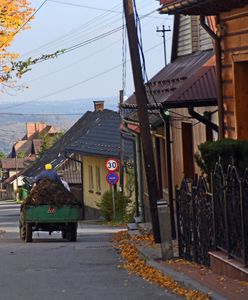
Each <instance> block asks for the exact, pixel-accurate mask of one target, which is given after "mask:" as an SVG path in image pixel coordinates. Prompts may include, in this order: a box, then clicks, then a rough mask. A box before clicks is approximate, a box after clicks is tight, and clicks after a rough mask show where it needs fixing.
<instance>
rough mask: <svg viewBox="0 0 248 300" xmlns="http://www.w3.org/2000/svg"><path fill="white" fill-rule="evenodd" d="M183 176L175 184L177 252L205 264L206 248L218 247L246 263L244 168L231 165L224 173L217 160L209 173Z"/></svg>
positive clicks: (246, 186) (247, 231)
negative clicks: (241, 172)
mask: <svg viewBox="0 0 248 300" xmlns="http://www.w3.org/2000/svg"><path fill="white" fill-rule="evenodd" d="M211 182H212V183H211V186H212V188H211V193H210V188H209V185H208V182H207V180H206V179H205V178H203V177H199V178H197V179H196V180H195V181H193V182H192V183H189V182H187V180H183V182H182V184H181V187H180V188H176V207H177V227H178V228H177V229H178V245H179V256H180V257H182V258H185V259H187V260H192V261H195V262H197V263H200V264H204V265H209V255H208V252H209V251H211V250H222V251H224V252H226V253H227V255H228V257H229V258H236V259H238V260H240V261H241V262H242V263H243V264H244V266H246V267H247V266H248V170H246V171H245V174H244V176H243V178H240V177H239V174H238V171H237V169H236V167H235V166H229V167H228V170H227V172H226V174H224V172H223V169H222V166H221V164H219V163H217V164H216V166H215V170H214V172H213V174H212V176H211Z"/></svg>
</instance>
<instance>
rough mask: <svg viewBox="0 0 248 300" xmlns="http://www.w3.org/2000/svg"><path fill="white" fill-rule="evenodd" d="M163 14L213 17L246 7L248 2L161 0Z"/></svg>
mask: <svg viewBox="0 0 248 300" xmlns="http://www.w3.org/2000/svg"><path fill="white" fill-rule="evenodd" d="M160 4H162V7H161V8H160V9H159V12H160V13H161V14H184V15H204V16H213V15H217V14H219V13H221V12H227V11H230V10H232V9H235V8H240V7H244V6H245V5H247V4H248V0H160Z"/></svg>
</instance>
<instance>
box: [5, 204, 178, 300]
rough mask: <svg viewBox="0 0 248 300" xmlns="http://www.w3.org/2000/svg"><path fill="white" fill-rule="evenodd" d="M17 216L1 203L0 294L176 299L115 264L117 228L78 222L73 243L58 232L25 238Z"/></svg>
mask: <svg viewBox="0 0 248 300" xmlns="http://www.w3.org/2000/svg"><path fill="white" fill-rule="evenodd" d="M18 217H19V206H18V205H15V204H12V203H11V202H10V203H7V202H5V203H4V204H2V203H1V204H0V229H1V235H0V257H1V259H0V269H1V275H0V276H1V278H0V289H1V297H0V299H10V300H15V299H18V300H19V299H30V300H33V299H34V300H39V299H42V300H44V299H60V300H62V299H71V300H72V299H108V300H109V299H118V300H121V299H177V297H176V296H174V295H171V294H169V293H166V291H165V290H163V289H161V288H159V287H157V286H153V285H151V284H149V283H148V282H146V281H144V280H143V279H141V278H138V277H136V276H134V275H129V274H128V273H127V271H126V270H123V269H120V268H118V265H119V264H120V257H119V255H118V253H117V252H116V250H115V249H114V248H113V247H112V245H111V236H112V234H113V233H114V232H115V231H117V230H119V229H116V228H111V227H109V226H108V227H107V226H102V225H94V224H83V223H81V224H80V225H79V229H78V241H77V242H75V243H73V242H65V241H64V240H61V237H60V233H55V234H53V235H52V236H51V237H50V236H49V235H48V234H47V233H41V234H40V235H39V236H38V235H37V233H35V234H34V241H33V243H25V242H23V241H21V240H20V239H19V232H18ZM3 231H5V232H3Z"/></svg>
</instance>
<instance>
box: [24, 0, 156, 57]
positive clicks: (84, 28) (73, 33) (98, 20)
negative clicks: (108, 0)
mask: <svg viewBox="0 0 248 300" xmlns="http://www.w3.org/2000/svg"><path fill="white" fill-rule="evenodd" d="M119 6H120V4H119V5H117V6H114V7H113V9H115V8H116V7H119ZM144 7H145V6H144ZM113 9H111V10H113ZM154 12H156V10H153V11H152V12H149V13H148V14H145V15H144V16H142V17H141V19H142V18H145V17H149V16H150V15H151V14H152V13H154ZM109 14H110V13H104V14H101V15H99V16H97V17H95V18H93V19H91V20H90V21H88V22H86V23H85V24H83V25H81V26H79V27H77V28H74V29H72V30H70V31H69V32H67V33H66V34H65V35H62V36H60V37H58V38H57V39H55V40H53V41H51V42H48V43H46V44H44V45H42V46H40V47H38V48H35V49H34V50H31V51H29V52H26V53H24V54H23V55H22V57H24V56H27V55H30V54H31V53H33V52H37V51H38V50H41V49H44V48H45V47H46V46H49V45H51V44H54V43H57V42H63V43H65V42H66V40H68V39H69V40H72V38H73V39H74V40H75V38H74V37H75V36H77V35H79V34H82V33H83V32H87V36H89V33H91V32H95V31H98V27H99V25H100V24H101V23H103V26H104V27H109V26H110V25H111V24H113V23H115V22H117V21H119V20H120V17H117V18H116V19H115V20H114V21H113V18H112V17H111V18H109V17H108V18H109V19H110V20H111V22H110V23H108V24H107V23H106V22H107V20H106V19H104V17H106V16H108V15H109ZM92 23H93V24H94V26H93V27H92V28H91V32H90V31H89V28H88V27H89V25H90V24H92ZM103 26H100V29H102V28H103ZM80 29H82V30H81V31H79V30H80ZM77 32H78V33H77ZM77 39H78V38H77ZM60 44H61V43H60ZM58 47H59V45H58V46H56V49H58ZM61 47H64V46H63V45H62V46H61ZM54 49H55V48H54V47H53V48H52V49H49V50H46V52H48V51H53V50H54Z"/></svg>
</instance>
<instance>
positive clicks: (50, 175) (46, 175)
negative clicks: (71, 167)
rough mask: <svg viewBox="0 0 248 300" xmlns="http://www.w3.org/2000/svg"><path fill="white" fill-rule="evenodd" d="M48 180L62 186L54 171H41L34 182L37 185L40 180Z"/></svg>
mask: <svg viewBox="0 0 248 300" xmlns="http://www.w3.org/2000/svg"><path fill="white" fill-rule="evenodd" d="M44 178H48V179H51V180H53V181H55V182H57V183H60V184H62V182H61V180H60V178H59V175H58V174H57V172H56V171H55V170H49V171H46V170H44V171H41V173H40V174H39V175H38V176H37V177H36V178H35V182H36V183H38V182H39V181H40V180H41V179H44Z"/></svg>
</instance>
